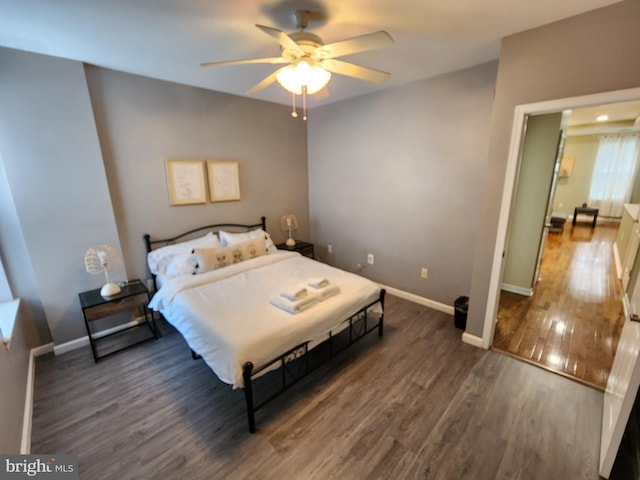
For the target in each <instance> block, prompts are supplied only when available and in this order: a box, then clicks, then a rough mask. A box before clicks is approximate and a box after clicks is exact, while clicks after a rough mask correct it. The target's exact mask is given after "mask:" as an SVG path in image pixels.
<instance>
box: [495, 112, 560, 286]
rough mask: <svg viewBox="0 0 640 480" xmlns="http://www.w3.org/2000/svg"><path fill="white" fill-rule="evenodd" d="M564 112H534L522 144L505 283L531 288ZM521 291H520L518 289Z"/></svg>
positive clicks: (533, 281)
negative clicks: (543, 113)
mask: <svg viewBox="0 0 640 480" xmlns="http://www.w3.org/2000/svg"><path fill="white" fill-rule="evenodd" d="M561 120H562V113H550V114H547V115H532V116H530V117H529V119H528V122H527V133H526V136H525V140H524V146H523V148H522V157H521V161H520V170H519V172H518V180H517V187H516V191H515V193H514V195H515V201H514V203H513V206H512V207H511V220H510V222H509V240H508V242H507V249H506V253H505V260H504V273H503V277H502V283H503V284H507V285H509V286H510V287H511V288H513V287H516V290H517V289H521V291H522V290H531V291H532V289H533V286H534V285H535V273H536V268H537V266H538V256H539V252H540V242H541V241H542V234H543V229H544V225H545V217H546V215H547V205H548V202H549V194H550V193H551V180H552V179H553V169H554V166H555V163H556V156H557V151H558V142H559V140H560V121H561ZM516 293H518V292H516Z"/></svg>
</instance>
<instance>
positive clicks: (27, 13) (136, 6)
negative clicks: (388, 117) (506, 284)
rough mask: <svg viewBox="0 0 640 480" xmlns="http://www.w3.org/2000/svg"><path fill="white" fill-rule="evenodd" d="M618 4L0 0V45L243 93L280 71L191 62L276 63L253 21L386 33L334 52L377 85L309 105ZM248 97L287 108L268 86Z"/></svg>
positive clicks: (336, 35) (339, 89) (330, 38)
mask: <svg viewBox="0 0 640 480" xmlns="http://www.w3.org/2000/svg"><path fill="white" fill-rule="evenodd" d="M617 1H619V0H561V1H558V0H536V1H532V0H395V1H390V0H369V1H356V0H342V1H340V0H323V1H321V2H319V1H313V0H311V1H305V0H297V1H296V0H281V1H278V2H274V1H257V0H0V45H2V46H6V47H11V48H17V49H21V50H27V51H32V52H37V53H42V54H47V55H53V56H58V57H63V58H68V59H73V60H79V61H83V62H86V63H89V64H94V65H98V66H101V67H106V68H111V69H114V70H120V71H124V72H129V73H134V74H138V75H143V76H148V77H153V78H158V79H163V80H169V81H172V82H177V83H183V84H187V85H193V86H197V87H203V88H208V89H212V90H217V91H221V92H226V93H232V94H236V95H244V94H245V92H246V91H247V90H249V89H250V88H251V87H253V86H254V85H255V84H257V83H258V82H259V81H260V80H262V79H263V78H264V77H266V76H267V75H269V74H270V73H272V72H273V71H275V70H276V69H277V68H278V66H277V65H239V66H227V67H214V68H207V69H205V68H200V67H199V64H200V63H202V62H208V61H223V60H235V59H245V58H256V57H273V56H278V55H279V54H280V49H279V46H278V44H277V43H276V42H275V41H274V40H273V39H271V38H270V37H268V36H267V35H265V34H264V33H263V32H261V31H260V30H258V29H257V28H256V27H255V26H254V25H255V24H256V23H257V24H262V25H267V26H273V27H276V28H279V29H281V30H284V31H286V32H291V31H294V28H293V23H292V22H291V19H290V13H291V12H292V11H293V10H295V9H296V8H300V9H309V10H314V11H323V12H325V13H326V17H327V20H326V21H321V22H317V23H316V24H313V23H312V24H311V25H310V27H309V30H310V31H312V32H314V33H316V34H318V35H320V37H322V39H323V40H324V42H325V43H332V42H335V41H338V40H343V39H345V38H348V37H352V36H357V35H362V34H365V33H371V32H374V31H378V30H386V31H387V32H388V33H389V34H391V36H392V37H393V38H394V40H395V45H394V46H393V47H391V48H389V49H385V50H378V51H374V52H366V53H360V54H355V55H351V56H347V57H342V59H344V60H347V61H350V62H353V63H357V64H360V65H363V66H367V67H372V68H376V69H380V70H384V71H388V72H390V73H391V78H390V80H389V81H388V82H387V83H386V84H384V85H382V86H380V85H372V84H369V83H367V82H364V81H360V80H354V79H351V78H347V77H342V76H339V75H334V76H333V78H332V79H331V82H330V83H329V91H330V97H329V98H327V99H324V100H311V101H310V107H313V106H314V105H318V104H325V103H328V102H333V101H338V100H342V99H346V98H350V97H353V96H356V95H360V94H363V93H368V92H371V91H374V90H378V89H381V88H387V87H389V86H393V85H399V84H403V83H407V82H411V81H415V80H418V79H422V78H427V77H431V76H434V75H438V74H441V73H444V72H448V71H454V70H459V69H462V68H466V67H469V66H473V65H477V64H480V63H484V62H487V61H490V60H493V59H497V58H498V54H499V41H500V39H501V38H502V37H504V36H507V35H510V34H513V33H516V32H520V31H523V30H527V29H530V28H533V27H537V26H540V25H544V24H547V23H550V22H553V21H556V20H559V19H562V18H566V17H570V16H573V15H577V14H579V13H582V12H585V11H588V10H592V9H595V8H599V7H603V6H606V5H609V4H612V3H616V2H617ZM1 68H2V66H1V65H0V71H1ZM255 98H259V99H262V100H267V101H270V102H276V103H282V104H287V105H288V104H289V102H290V101H291V98H290V96H289V94H288V93H286V92H285V91H284V90H282V89H281V88H280V87H279V86H278V85H277V84H274V85H272V86H270V87H268V88H266V89H265V90H264V91H262V92H260V93H259V94H258V95H256V97H255Z"/></svg>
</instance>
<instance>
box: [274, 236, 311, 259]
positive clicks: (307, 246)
mask: <svg viewBox="0 0 640 480" xmlns="http://www.w3.org/2000/svg"><path fill="white" fill-rule="evenodd" d="M276 247H278V249H279V250H290V251H295V252H300V253H301V254H302V255H304V256H305V257H309V258H315V252H314V249H313V243H309V242H303V241H300V240H296V244H295V246H293V247H289V246H287V244H286V243H279V244H278V245H276Z"/></svg>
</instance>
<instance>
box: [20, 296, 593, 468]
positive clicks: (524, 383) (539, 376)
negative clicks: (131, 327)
mask: <svg viewBox="0 0 640 480" xmlns="http://www.w3.org/2000/svg"><path fill="white" fill-rule="evenodd" d="M386 310H387V313H386V318H385V319H386V325H385V327H386V328H385V336H384V337H383V338H382V339H379V338H378V337H377V336H376V335H375V334H374V335H370V336H368V337H367V338H365V339H364V340H363V341H361V342H359V343H358V344H357V345H355V346H354V347H353V348H352V349H351V350H348V351H346V352H344V354H343V355H342V356H340V357H337V358H336V359H334V360H333V361H332V362H330V363H329V364H327V365H326V366H325V367H321V368H320V369H319V370H317V371H316V372H314V373H313V374H312V375H311V376H310V377H307V379H305V380H304V381H302V382H301V383H299V384H298V385H296V386H295V387H294V388H293V389H292V390H290V391H288V392H286V393H285V394H284V395H282V396H280V397H278V399H277V400H275V401H274V402H273V403H271V404H269V405H268V406H267V407H265V409H264V410H261V411H259V412H258V414H257V422H258V431H257V433H256V434H254V435H251V434H249V433H247V425H246V418H245V411H244V400H243V395H242V393H241V392H240V391H232V390H231V388H230V387H229V386H228V385H225V384H222V383H221V382H219V381H217V380H216V378H215V376H214V374H213V373H212V372H211V370H210V369H209V368H208V367H207V366H206V365H205V364H204V362H202V361H193V360H191V358H190V355H189V350H188V348H187V346H186V345H185V343H184V341H183V340H182V338H181V337H180V336H179V335H178V334H176V333H175V332H171V331H170V330H169V328H168V327H167V326H166V325H165V326H164V327H163V328H164V330H165V331H166V332H167V334H166V335H165V336H163V337H162V338H160V339H159V340H157V341H153V342H149V343H146V344H142V345H140V346H137V347H135V348H133V349H130V350H127V351H124V352H121V353H119V354H116V355H114V356H112V357H110V358H108V359H105V360H104V361H102V362H100V363H98V364H94V363H93V360H92V358H91V353H90V351H89V349H88V347H87V348H83V349H79V350H76V351H73V352H69V353H66V354H64V355H61V356H58V357H54V356H45V357H40V358H38V359H37V362H36V381H35V382H36V383H35V402H34V417H33V429H32V452H33V453H58V454H60V453H67V454H77V455H78V456H79V471H80V478H82V479H91V480H100V479H115V478H119V479H125V478H126V479H151V478H157V479H190V480H197V479H245V478H251V479H281V478H295V479H332V478H335V479H377V478H379V479H389V478H393V479H417V478H425V479H427V478H428V479H454V478H455V479H467V478H468V479H474V480H482V479H491V480H494V479H510V480H512V479H543V478H544V479H556V478H557V479H560V478H562V479H594V480H595V479H597V478H598V474H597V459H598V451H599V435H600V424H601V420H600V419H601V416H602V398H603V395H602V393H601V392H599V391H597V390H596V389H593V388H590V387H587V386H585V385H582V384H579V383H577V382H573V381H570V380H567V379H566V378H563V377H561V376H559V375H555V374H553V373H549V372H547V371H545V370H542V369H540V368H536V367H533V366H531V365H528V364H526V363H524V362H520V361H517V360H514V359H513V358H511V357H508V356H505V355H500V354H498V353H495V352H491V351H484V350H480V349H477V348H474V347H472V346H470V345H467V344H464V343H462V342H461V340H460V336H461V331H460V330H458V329H456V328H455V327H454V325H453V318H452V317H451V316H450V315H446V314H443V313H441V312H437V311H434V310H431V309H428V308H426V307H422V306H419V305H416V304H414V303H410V302H408V301H405V300H401V299H398V298H397V297H393V296H388V301H387V308H386Z"/></svg>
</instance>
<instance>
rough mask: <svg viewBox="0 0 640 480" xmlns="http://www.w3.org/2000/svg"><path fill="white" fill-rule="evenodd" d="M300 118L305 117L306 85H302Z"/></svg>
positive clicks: (304, 118)
mask: <svg viewBox="0 0 640 480" xmlns="http://www.w3.org/2000/svg"><path fill="white" fill-rule="evenodd" d="M302 119H303V120H306V119H307V86H306V85H302Z"/></svg>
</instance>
